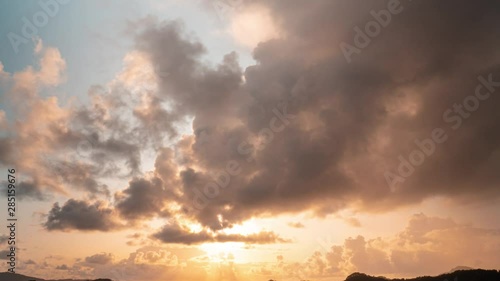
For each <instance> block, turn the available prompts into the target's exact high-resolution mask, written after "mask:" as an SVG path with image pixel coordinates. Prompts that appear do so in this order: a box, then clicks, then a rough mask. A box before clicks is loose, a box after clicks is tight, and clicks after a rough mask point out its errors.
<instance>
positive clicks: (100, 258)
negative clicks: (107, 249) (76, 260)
mask: <svg viewBox="0 0 500 281" xmlns="http://www.w3.org/2000/svg"><path fill="white" fill-rule="evenodd" d="M113 259H114V257H113V254H111V253H99V254H95V255H92V256H89V257H86V258H85V262H86V263H90V264H108V263H111V262H112V261H113Z"/></svg>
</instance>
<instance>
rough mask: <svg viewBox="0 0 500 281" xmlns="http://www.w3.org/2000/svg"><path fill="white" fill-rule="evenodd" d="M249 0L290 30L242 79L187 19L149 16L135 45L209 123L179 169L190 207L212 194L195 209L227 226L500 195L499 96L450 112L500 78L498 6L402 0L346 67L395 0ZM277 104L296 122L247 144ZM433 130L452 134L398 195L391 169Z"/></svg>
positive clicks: (261, 51)
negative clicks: (459, 120) (212, 61)
mask: <svg viewBox="0 0 500 281" xmlns="http://www.w3.org/2000/svg"><path fill="white" fill-rule="evenodd" d="M254 4H259V5H262V6H264V7H267V8H268V9H269V10H270V12H271V13H272V15H273V17H274V19H275V21H276V23H277V25H278V26H279V28H280V29H281V30H282V31H283V32H282V33H283V34H284V35H283V36H282V37H281V38H277V39H273V40H270V41H267V42H262V43H261V44H259V45H258V46H257V47H256V48H255V50H254V51H253V54H254V58H255V59H256V61H257V64H256V65H253V66H250V67H248V68H247V69H246V70H245V71H244V73H243V74H244V76H245V80H246V82H245V83H242V82H241V81H240V76H241V75H240V74H241V72H240V70H239V67H238V64H237V61H236V60H235V58H234V55H230V56H228V57H226V58H225V59H224V61H223V62H222V63H221V65H220V66H219V68H218V69H209V68H207V66H206V65H204V64H203V63H202V62H201V59H200V55H201V54H203V51H204V48H203V47H202V46H201V45H200V44H199V43H197V42H196V40H194V39H192V38H188V37H187V36H185V35H181V34H182V33H183V30H182V28H181V27H180V26H179V25H178V24H171V23H167V24H165V23H162V24H158V23H150V25H149V27H146V28H145V30H144V31H143V33H141V34H140V35H138V36H137V45H138V48H139V49H140V50H142V51H145V52H147V53H148V54H149V55H150V56H151V57H152V58H153V59H154V61H157V62H159V63H160V64H161V68H162V69H169V72H170V73H171V75H170V76H168V77H166V78H163V79H162V84H161V88H160V95H162V96H163V97H165V99H167V100H171V101H172V102H173V103H174V104H175V105H176V106H177V109H178V110H179V112H180V111H181V110H180V109H183V112H185V113H186V114H188V115H193V116H194V123H193V129H194V130H195V132H197V131H198V130H203V132H204V134H196V135H195V137H194V142H193V143H192V145H191V146H190V147H189V146H186V141H185V140H184V142H183V143H182V147H183V148H182V151H181V152H182V153H184V154H186V155H187V156H188V157H187V158H186V159H190V161H191V162H190V163H192V164H196V165H197V166H198V167H200V166H202V169H197V168H194V167H195V166H192V167H191V166H188V167H187V168H186V169H185V170H184V172H182V173H181V179H182V186H183V191H184V196H183V197H182V198H181V199H180V203H181V204H184V205H187V206H191V207H192V206H193V205H196V204H194V203H193V198H195V199H196V198H197V197H202V196H204V199H203V200H201V201H205V202H203V204H202V205H203V207H202V208H201V209H202V210H201V211H197V210H196V208H194V210H193V209H191V211H192V212H191V213H190V215H191V216H192V217H193V218H195V219H197V220H198V221H199V222H201V223H202V224H203V225H205V226H208V227H210V228H211V229H213V230H218V229H221V228H225V227H229V226H231V225H232V224H233V223H236V222H241V221H243V220H245V219H247V218H249V217H251V216H256V215H259V214H263V213H268V214H269V213H281V212H290V211H301V210H306V209H309V210H311V209H312V210H315V211H316V212H317V213H319V214H325V213H331V212H334V211H336V210H338V209H341V208H344V207H347V206H358V207H359V208H368V209H378V210H380V209H388V208H393V207H396V206H398V205H404V204H409V203H414V202H419V201H421V200H423V199H425V198H427V197H430V196H434V195H444V196H448V197H469V198H477V199H480V198H487V197H490V198H491V197H496V198H498V195H499V193H498V188H496V186H498V183H499V180H500V178H498V176H496V174H497V173H495V172H494V171H495V168H494V167H497V166H498V163H499V159H500V158H498V151H499V144H500V134H498V133H496V132H497V131H498V130H496V129H494V128H496V127H495V126H496V124H498V120H499V119H500V115H499V112H498V110H496V109H495V108H496V107H498V103H500V99H499V98H498V97H496V96H495V95H492V96H491V98H489V99H488V101H487V102H484V103H482V104H481V106H480V109H479V110H477V111H476V112H473V113H472V116H470V118H469V116H468V117H467V120H465V118H463V119H464V121H465V122H464V124H463V126H462V127H461V128H460V129H459V130H456V131H454V130H451V129H450V125H453V123H451V124H450V122H449V121H447V120H444V119H443V113H444V112H446V110H447V109H448V108H453V105H454V103H462V101H463V99H464V98H465V97H466V96H468V95H473V94H474V91H475V88H476V86H477V85H478V84H479V82H478V80H477V78H478V76H479V75H483V76H484V77H488V74H490V73H492V74H493V76H492V77H493V78H492V80H493V81H500V72H499V61H500V56H499V53H498V50H497V48H496V46H498V45H499V43H500V42H499V41H500V38H499V37H498V36H493V34H495V32H496V29H497V28H498V27H499V26H500V17H499V14H500V9H499V5H498V3H497V2H494V1H484V2H480V3H472V2H469V1H458V2H457V1H439V2H415V3H414V2H410V1H400V2H399V5H400V6H399V7H400V8H401V9H402V12H401V13H399V14H397V15H392V18H391V21H390V23H389V24H388V25H387V26H386V27H383V28H381V31H380V33H379V34H378V35H377V36H375V37H374V38H370V44H369V45H368V46H366V47H365V48H362V49H361V52H360V53H359V54H358V53H356V54H354V55H352V61H351V62H350V63H349V62H348V61H347V60H346V58H345V57H344V54H343V53H342V50H341V48H339V46H340V44H341V43H348V44H351V45H352V44H354V38H355V36H356V29H355V27H360V28H361V29H364V28H365V25H366V24H367V23H368V22H370V21H373V20H374V17H373V15H372V14H371V13H370V11H372V10H373V11H375V12H379V11H380V10H383V9H387V5H388V2H387V1H374V2H370V3H366V2H362V1H348V2H344V1H314V2H304V1H286V2H285V1H271V2H268V1H265V2H264V1H248V2H245V3H244V4H242V6H241V9H245V7H246V6H251V5H254ZM483 90H486V89H483ZM498 91H500V89H499V90H498ZM283 104H285V107H286V108H284V109H283V108H281V109H279V108H280V107H279V106H280V105H283ZM276 108H278V109H279V110H281V111H282V113H283V114H282V115H286V114H292V115H293V116H295V118H294V119H293V121H291V122H290V124H286V128H285V129H284V130H283V131H280V132H279V133H275V134H274V135H273V138H272V141H269V142H268V143H267V144H266V145H265V146H262V145H261V146H260V147H259V145H258V144H257V145H256V144H255V143H251V144H249V145H248V146H247V147H248V148H250V151H251V153H249V154H248V155H247V154H245V155H242V153H241V152H240V153H238V150H237V148H238V145H239V144H241V143H242V142H244V141H247V140H249V143H250V141H251V140H255V138H256V137H257V136H258V135H259V133H261V132H262V129H265V128H268V127H269V124H270V121H271V120H272V119H273V118H274V117H275V116H276V113H275V109H276ZM285 111H286V113H285ZM455 115H456V114H455ZM438 127H442V128H444V129H445V130H446V132H447V134H448V135H449V141H448V142H447V143H446V144H443V145H441V146H439V147H436V152H435V153H434V154H433V155H432V156H431V157H429V158H428V159H427V160H426V162H425V163H424V164H423V165H421V166H419V167H417V169H416V171H415V172H414V174H413V175H411V177H408V178H407V179H406V180H405V182H404V183H403V184H402V185H401V187H400V188H398V189H395V190H392V189H391V188H390V186H389V185H388V184H387V182H386V179H385V177H384V173H385V172H386V171H394V169H397V168H398V165H399V160H398V156H399V155H403V156H404V157H406V158H407V159H408V154H409V153H410V152H411V151H412V150H413V149H414V148H416V145H415V143H414V141H415V139H419V140H423V139H424V138H429V137H430V134H431V132H432V131H433V129H435V128H438ZM202 135H203V141H202V138H201V137H200V136H202ZM260 141H262V140H260ZM256 147H259V150H256V149H255V148H256ZM252 148H253V151H252V150H251V149H252ZM243 154H244V153H243ZM247 156H252V160H253V161H249V162H247V161H246V159H247ZM231 160H235V161H238V163H239V164H240V167H241V169H242V172H241V173H240V174H238V175H237V176H231V177H230V182H229V183H228V184H227V186H225V187H221V186H219V190H218V191H219V192H218V193H217V194H216V195H214V196H207V195H200V192H201V193H203V192H205V188H206V186H207V184H209V183H210V182H216V178H217V175H220V172H221V171H223V169H224V166H225V165H226V164H227V163H228V162H229V161H231ZM188 165H189V163H188ZM214 178H215V179H214ZM219 179H220V177H219ZM478 186H481V188H478ZM196 190H197V191H196ZM207 190H208V189H207ZM206 193H207V194H210V190H208V191H207V192H206ZM210 197H213V198H210ZM201 201H199V202H201ZM219 215H220V216H221V217H222V221H221V220H220V219H219V218H218V216H219ZM190 238H191V239H192V240H193V241H196V240H197V239H200V240H203V239H204V237H201V238H200V237H198V236H195V237H190Z"/></svg>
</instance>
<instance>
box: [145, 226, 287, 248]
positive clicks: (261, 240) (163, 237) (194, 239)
mask: <svg viewBox="0 0 500 281" xmlns="http://www.w3.org/2000/svg"><path fill="white" fill-rule="evenodd" d="M152 237H153V238H155V239H158V240H160V241H161V242H164V243H179V244H186V245H191V244H201V243H206V242H244V243H248V244H273V243H287V242H290V240H287V239H283V238H281V237H280V236H279V235H277V234H276V233H274V232H267V231H261V232H259V233H254V234H249V235H241V234H225V233H211V232H208V231H206V230H202V231H200V232H191V231H190V230H189V229H188V228H185V227H183V226H180V225H178V224H170V225H165V226H164V227H163V228H162V229H161V230H160V231H158V232H156V233H154V234H153V235H152Z"/></svg>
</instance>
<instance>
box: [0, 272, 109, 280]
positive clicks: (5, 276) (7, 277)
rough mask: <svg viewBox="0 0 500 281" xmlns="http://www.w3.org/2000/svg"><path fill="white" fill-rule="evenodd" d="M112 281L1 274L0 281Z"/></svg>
mask: <svg viewBox="0 0 500 281" xmlns="http://www.w3.org/2000/svg"><path fill="white" fill-rule="evenodd" d="M32 280H36V281H113V280H111V279H102V278H101V279H42V278H37V277H30V276H26V275H22V274H17V273H10V272H1V273H0V281H32Z"/></svg>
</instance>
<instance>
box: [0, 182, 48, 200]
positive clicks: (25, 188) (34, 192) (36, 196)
mask: <svg viewBox="0 0 500 281" xmlns="http://www.w3.org/2000/svg"><path fill="white" fill-rule="evenodd" d="M15 186H16V197H17V198H19V199H21V200H37V201H47V200H48V199H49V198H51V195H50V194H48V193H46V192H44V191H43V189H42V188H40V186H39V184H37V183H36V182H33V181H19V182H18V183H16V184H15ZM7 187H8V182H3V183H2V186H1V187H0V192H2V193H3V194H7Z"/></svg>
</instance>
